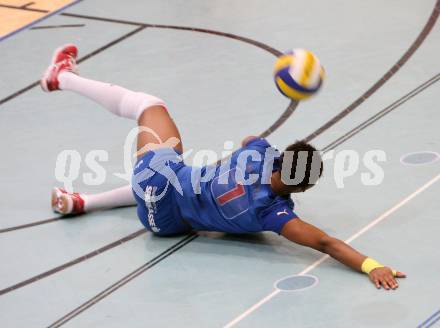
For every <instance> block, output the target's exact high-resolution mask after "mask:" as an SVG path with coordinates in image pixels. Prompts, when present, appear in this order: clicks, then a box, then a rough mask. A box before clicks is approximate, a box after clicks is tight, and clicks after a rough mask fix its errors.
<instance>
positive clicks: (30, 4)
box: [20, 2, 35, 9]
mask: <svg viewBox="0 0 440 328" xmlns="http://www.w3.org/2000/svg"><path fill="white" fill-rule="evenodd" d="M33 4H35V2H28V3H25V4H24V5H21V6H20V8H22V9H26V8H27V7H29V6H32V5H33Z"/></svg>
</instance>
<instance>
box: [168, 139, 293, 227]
mask: <svg viewBox="0 0 440 328" xmlns="http://www.w3.org/2000/svg"><path fill="white" fill-rule="evenodd" d="M278 156H279V153H278V151H277V150H276V149H275V148H273V147H271V145H270V144H269V143H268V142H267V141H266V140H265V139H262V138H257V139H254V140H252V141H250V142H249V143H248V144H247V145H246V146H245V147H243V148H241V149H239V150H238V151H236V152H235V153H233V155H232V156H231V157H230V159H229V162H226V163H227V164H225V162H224V163H222V164H218V165H215V166H205V167H202V168H200V169H197V168H194V167H190V166H183V167H181V168H180V169H179V170H178V171H177V177H178V180H179V182H180V184H181V186H182V192H181V193H180V192H177V190H174V199H175V201H176V203H177V205H178V209H179V212H180V214H181V216H182V218H183V219H184V220H185V221H186V222H188V223H189V224H190V225H191V227H193V229H195V230H209V231H223V232H229V233H249V232H259V231H274V232H277V233H280V232H281V229H282V228H283V226H284V224H286V223H287V222H288V221H290V220H292V219H295V218H296V217H297V215H296V214H295V213H294V212H293V208H294V203H293V201H292V200H291V198H290V197H282V196H278V195H275V194H274V193H273V191H272V189H271V187H270V176H271V175H272V172H273V170H275V169H278V168H277V164H276V163H277V157H278ZM269 157H270V158H269ZM197 170H199V171H197Z"/></svg>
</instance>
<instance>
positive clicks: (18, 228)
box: [0, 217, 62, 233]
mask: <svg viewBox="0 0 440 328" xmlns="http://www.w3.org/2000/svg"><path fill="white" fill-rule="evenodd" d="M59 220H62V218H61V217H55V218H51V219H45V220H41V221H35V222H31V223H26V224H22V225H18V226H15V227H9V228H4V229H0V233H5V232H10V231H15V230H21V229H25V228H30V227H35V226H39V225H42V224H47V223H52V222H55V221H59Z"/></svg>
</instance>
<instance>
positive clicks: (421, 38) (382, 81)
mask: <svg viewBox="0 0 440 328" xmlns="http://www.w3.org/2000/svg"><path fill="white" fill-rule="evenodd" d="M439 13H440V0H437V2H436V4H435V6H434V9H433V10H432V13H431V15H430V17H429V19H428V21H427V22H426V24H425V26H424V27H423V29H422V31H421V32H420V33H419V35H418V36H417V38H416V39H415V40H414V42H413V43H412V44H411V46H410V47H409V48H408V50H407V51H406V52H405V53H404V54H403V55H402V57H401V58H400V59H399V60H398V61H397V62H396V64H394V65H393V66H392V67H391V68H390V69H389V70H388V71H387V72H386V73H385V74H384V75H383V76H382V77H381V78H380V79H379V80H378V81H377V82H376V83H374V84H373V86H371V87H370V88H369V89H368V90H367V91H366V92H365V93H364V94H363V95H361V96H360V97H359V98H358V99H356V100H355V101H354V102H353V103H352V104H351V105H349V106H348V107H347V108H345V109H344V110H343V111H341V112H340V113H339V114H337V115H336V116H334V117H333V118H332V119H330V120H329V121H328V122H327V123H325V124H324V125H322V126H321V127H320V128H318V129H317V130H316V131H315V132H313V133H311V134H310V135H309V136H307V137H306V138H305V139H304V141H306V142H309V141H311V140H312V139H314V138H316V137H317V136H319V135H320V134H321V133H323V132H324V131H326V130H327V129H329V128H330V127H332V126H333V125H335V124H336V123H338V122H339V121H340V120H341V119H343V118H344V117H345V116H347V115H348V114H350V113H351V112H352V111H354V110H355V109H356V108H357V107H359V106H360V105H361V104H362V103H363V102H364V101H365V100H367V99H368V98H369V97H371V95H373V94H374V93H375V92H376V91H377V90H379V88H381V87H382V86H383V85H384V84H385V83H386V82H387V81H388V80H389V79H390V78H391V77H393V76H394V74H396V73H397V71H399V69H400V68H401V67H402V66H403V65H405V63H406V62H407V61H408V59H410V58H411V56H412V55H413V54H414V53H415V52H416V50H417V49H418V48H419V47H420V45H421V44H422V43H423V41H425V39H426V37H427V36H428V35H429V33H430V32H431V30H432V28H433V27H434V25H435V23H436V21H437V18H438V16H439Z"/></svg>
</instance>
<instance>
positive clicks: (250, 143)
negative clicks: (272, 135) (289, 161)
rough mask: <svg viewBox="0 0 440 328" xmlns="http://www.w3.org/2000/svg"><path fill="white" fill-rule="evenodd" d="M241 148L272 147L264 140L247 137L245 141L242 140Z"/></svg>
mask: <svg viewBox="0 0 440 328" xmlns="http://www.w3.org/2000/svg"><path fill="white" fill-rule="evenodd" d="M242 147H245V148H251V147H262V148H269V147H272V146H271V144H270V143H269V142H268V141H267V140H266V139H265V138H261V137H255V136H249V137H246V138H245V139H243V141H242Z"/></svg>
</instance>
